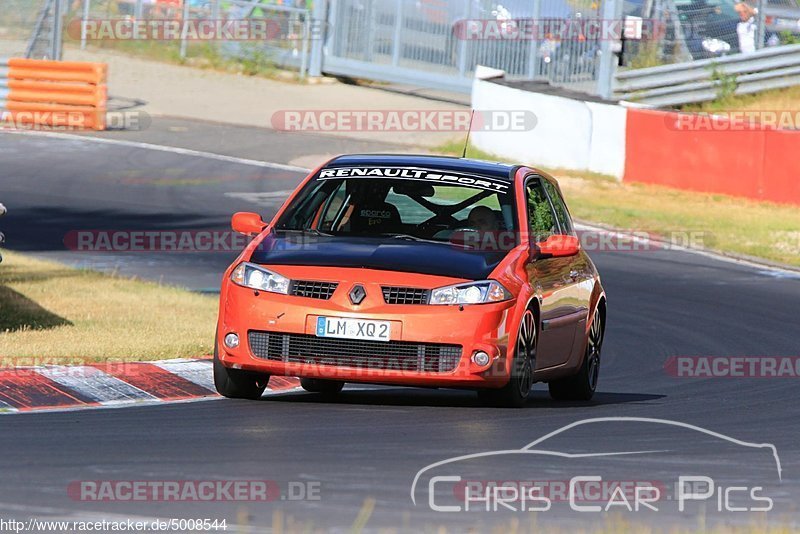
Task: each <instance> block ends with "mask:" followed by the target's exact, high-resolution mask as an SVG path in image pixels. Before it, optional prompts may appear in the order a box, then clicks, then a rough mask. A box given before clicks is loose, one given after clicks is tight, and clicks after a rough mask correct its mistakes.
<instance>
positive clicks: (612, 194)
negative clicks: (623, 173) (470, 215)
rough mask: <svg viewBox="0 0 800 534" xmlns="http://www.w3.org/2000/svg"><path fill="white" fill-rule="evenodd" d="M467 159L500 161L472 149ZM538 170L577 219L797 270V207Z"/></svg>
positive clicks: (450, 149)
mask: <svg viewBox="0 0 800 534" xmlns="http://www.w3.org/2000/svg"><path fill="white" fill-rule="evenodd" d="M462 148H463V147H456V143H449V144H447V145H442V146H440V147H439V148H438V149H436V150H435V152H438V153H441V154H447V155H453V154H457V155H460V154H461V150H462ZM467 156H468V157H471V158H476V159H484V160H488V161H498V158H497V157H496V156H494V155H492V154H489V153H486V152H483V151H481V150H478V149H475V148H473V147H470V149H469V150H468V151H467ZM523 163H524V162H523ZM534 166H535V165H534ZM542 170H544V171H545V172H548V173H550V174H552V175H553V176H555V177H556V178H557V179H558V180H559V183H560V185H561V189H562V190H563V192H564V196H565V197H566V200H567V204H568V205H569V208H570V211H571V212H572V215H573V217H575V218H576V219H579V220H582V221H587V222H594V223H599V224H605V225H609V226H613V227H615V228H620V229H625V230H631V231H636V232H649V233H651V234H657V235H660V236H665V237H671V236H673V235H674V234H675V233H681V234H682V233H692V234H693V235H694V236H695V240H696V243H702V245H703V246H704V247H705V248H707V249H709V250H713V251H717V252H722V253H730V254H737V255H744V256H752V257H754V258H759V259H763V260H767V261H773V262H778V263H783V264H786V265H791V266H795V267H800V209H798V208H797V206H791V205H783V204H773V203H770V202H757V201H753V200H748V199H742V198H736V197H731V196H726V195H719V194H711V193H695V192H690V191H681V190H678V189H671V188H667V187H660V186H654V185H646V184H636V183H624V182H618V181H616V180H615V179H614V178H613V177H610V176H607V175H603V174H598V173H590V172H580V171H564V170H560V169H546V168H543V169H542Z"/></svg>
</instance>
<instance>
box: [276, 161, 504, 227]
mask: <svg viewBox="0 0 800 534" xmlns="http://www.w3.org/2000/svg"><path fill="white" fill-rule="evenodd" d="M350 171H354V172H357V171H358V169H356V170H351V169H344V170H342V169H339V170H337V171H322V172H321V173H320V174H319V175H317V176H316V177H315V178H314V180H312V181H311V182H310V183H309V184H308V185H307V186H306V187H305V188H304V189H303V191H302V192H301V193H300V195H299V196H298V198H297V199H295V201H294V202H293V203H292V205H291V206H290V207H289V208H288V209H287V210H286V212H284V214H283V215H282V216H281V218H280V220H279V221H278V223H277V225H276V229H277V230H279V231H281V230H283V231H287V230H288V231H307V232H313V233H317V234H319V233H323V234H328V235H333V236H358V237H396V238H406V239H419V240H426V241H439V242H452V241H454V240H458V239H461V240H462V241H463V240H464V239H463V236H464V235H465V234H475V233H497V234H499V233H501V232H502V233H509V234H510V235H514V234H516V222H515V217H514V211H513V202H512V195H511V193H510V191H511V185H510V184H509V183H508V182H502V181H497V180H495V179H492V178H487V177H469V176H449V175H443V174H441V173H439V172H438V171H437V172H434V171H424V170H409V169H388V170H387V169H384V170H383V171H381V170H379V169H375V170H373V171H374V172H373V173H372V174H373V175H370V176H362V175H358V176H347V175H348V174H351V172H350ZM391 171H394V172H396V173H397V175H398V176H397V177H386V176H375V175H374V174H385V175H391V174H393V172H391ZM368 172H369V171H367V172H361V173H359V174H368ZM401 173H404V174H405V175H404V176H402V177H401V176H400V174H401ZM442 182H456V183H448V184H447V185H445V184H443V183H442ZM457 182H465V183H464V184H463V185H460V184H459V183H457Z"/></svg>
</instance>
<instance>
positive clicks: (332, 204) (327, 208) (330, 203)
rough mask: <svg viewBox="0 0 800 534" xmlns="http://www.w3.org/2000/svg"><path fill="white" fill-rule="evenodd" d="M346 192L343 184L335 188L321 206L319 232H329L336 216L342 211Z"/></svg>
mask: <svg viewBox="0 0 800 534" xmlns="http://www.w3.org/2000/svg"><path fill="white" fill-rule="evenodd" d="M346 194H347V192H346V191H345V188H344V182H342V183H341V184H339V185H338V186H337V187H336V190H335V191H334V192H333V194H331V196H330V197H329V198H328V200H327V201H326V203H325V204H323V208H322V209H323V212H322V219H321V220H320V224H319V227H320V230H324V231H330V230H332V229H333V223H334V222H335V220H336V216H337V214H338V213H339V211H340V210H341V209H342V205H343V204H344V201H345V196H346Z"/></svg>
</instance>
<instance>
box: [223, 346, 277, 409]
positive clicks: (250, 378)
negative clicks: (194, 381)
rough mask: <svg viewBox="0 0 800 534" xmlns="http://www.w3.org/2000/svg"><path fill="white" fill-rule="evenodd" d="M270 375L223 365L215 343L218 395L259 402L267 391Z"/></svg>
mask: <svg viewBox="0 0 800 534" xmlns="http://www.w3.org/2000/svg"><path fill="white" fill-rule="evenodd" d="M268 383H269V375H268V374H264V373H255V372H253V371H245V370H243V369H231V368H229V367H225V366H224V365H222V362H221V361H220V359H219V353H218V349H217V343H216V341H215V342H214V387H216V388H217V393H219V394H220V395H222V396H223V397H228V398H229V399H249V400H258V399H260V398H261V395H262V394H263V393H264V390H265V389H267V384H268Z"/></svg>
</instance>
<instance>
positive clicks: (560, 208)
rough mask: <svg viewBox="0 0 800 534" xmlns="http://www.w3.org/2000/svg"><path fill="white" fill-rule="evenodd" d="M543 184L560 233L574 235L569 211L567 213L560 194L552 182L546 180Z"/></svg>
mask: <svg viewBox="0 0 800 534" xmlns="http://www.w3.org/2000/svg"><path fill="white" fill-rule="evenodd" d="M543 182H544V188H545V190H546V191H547V195H548V196H549V197H550V201H551V202H552V203H553V208H554V209H555V213H556V219H558V225H559V226H560V227H561V232H562V233H564V234H567V235H574V231H573V229H572V219H570V217H569V211H567V205H566V204H565V203H564V199H563V198H562V197H561V193H560V192H559V191H558V188H557V187H556V186H555V185H554V184H553V183H552V182H550V181H548V180H543Z"/></svg>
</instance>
